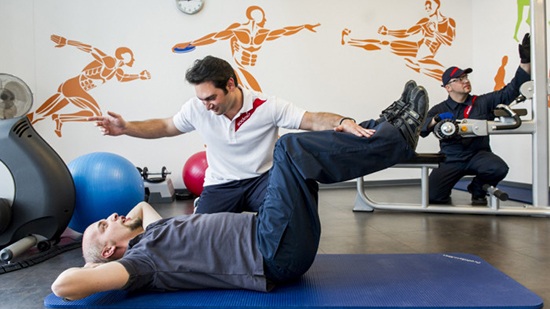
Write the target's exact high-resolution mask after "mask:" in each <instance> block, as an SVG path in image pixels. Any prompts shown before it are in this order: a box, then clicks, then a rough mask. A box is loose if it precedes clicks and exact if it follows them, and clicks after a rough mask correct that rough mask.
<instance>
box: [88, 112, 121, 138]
mask: <svg viewBox="0 0 550 309" xmlns="http://www.w3.org/2000/svg"><path fill="white" fill-rule="evenodd" d="M86 120H87V121H95V126H96V127H98V128H99V131H100V132H101V134H103V135H111V136H119V135H122V134H124V133H125V130H126V121H125V120H124V119H123V118H122V116H120V115H119V114H116V113H113V112H110V111H107V116H96V117H89V118H87V119H86Z"/></svg>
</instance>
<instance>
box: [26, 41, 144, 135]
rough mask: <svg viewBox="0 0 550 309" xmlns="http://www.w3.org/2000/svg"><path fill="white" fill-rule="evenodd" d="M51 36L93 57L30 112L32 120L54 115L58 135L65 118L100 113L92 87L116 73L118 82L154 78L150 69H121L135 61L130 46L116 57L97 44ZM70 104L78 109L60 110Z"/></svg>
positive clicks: (122, 48)
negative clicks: (97, 46) (99, 47)
mask: <svg viewBox="0 0 550 309" xmlns="http://www.w3.org/2000/svg"><path fill="white" fill-rule="evenodd" d="M51 40H52V41H53V42H54V43H56V44H57V45H56V46H55V47H58V48H59V47H64V46H67V45H69V46H74V47H76V48H78V49H79V50H81V51H83V52H86V53H89V54H90V55H91V56H92V57H93V58H94V60H93V61H92V62H90V63H88V65H87V66H86V67H85V68H84V69H83V70H82V72H80V74H79V75H77V76H75V77H73V78H70V79H68V80H67V81H65V82H63V83H62V84H61V85H60V86H59V88H58V89H57V93H56V94H54V95H53V96H51V97H50V98H49V99H48V100H46V102H44V103H43V104H42V105H41V106H40V107H39V108H38V109H36V111H34V112H33V113H30V114H28V115H27V117H28V118H29V120H30V121H31V123H32V124H34V123H36V122H38V121H40V120H43V119H45V118H46V117H49V116H51V118H52V120H53V121H55V133H56V134H57V136H59V137H61V126H62V125H63V123H64V122H71V121H86V118H88V117H92V116H101V114H102V113H101V109H100V107H99V105H98V104H97V102H96V101H95V99H94V98H93V97H92V96H91V95H90V94H89V93H88V92H89V91H90V90H92V89H94V88H96V87H98V86H100V85H102V84H105V83H106V82H107V81H108V80H111V79H112V78H113V77H116V79H117V80H118V81H119V82H129V81H132V80H137V79H141V80H147V79H150V78H151V75H150V74H149V72H148V71H145V70H144V71H142V72H141V73H139V74H126V73H124V70H123V69H122V68H123V67H124V66H128V67H132V65H133V64H134V54H133V52H132V50H131V49H129V48H127V47H119V48H118V49H117V50H116V52H115V57H112V56H109V55H107V54H105V53H104V52H102V51H101V50H99V49H97V48H95V47H92V46H90V45H87V44H83V43H80V42H77V41H71V40H67V39H66V38H64V37H60V36H57V35H52V36H51ZM69 104H71V105H72V107H76V110H77V111H76V112H72V113H71V112H69V113H61V110H62V109H64V108H66V107H67V108H68V106H71V105H69Z"/></svg>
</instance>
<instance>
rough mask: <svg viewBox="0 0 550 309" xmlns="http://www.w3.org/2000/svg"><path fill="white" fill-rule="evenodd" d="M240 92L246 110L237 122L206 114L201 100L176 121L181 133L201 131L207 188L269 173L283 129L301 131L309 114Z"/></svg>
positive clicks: (256, 94)
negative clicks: (204, 148)
mask: <svg viewBox="0 0 550 309" xmlns="http://www.w3.org/2000/svg"><path fill="white" fill-rule="evenodd" d="M239 88H240V89H241V90H242V92H243V107H242V108H241V110H240V111H239V114H238V115H237V116H235V117H234V118H233V120H229V119H228V118H227V117H226V116H224V115H216V114H215V113H213V112H211V111H208V110H206V107H205V106H204V104H203V103H202V101H201V100H199V99H198V98H192V99H190V100H189V101H187V102H186V103H185V104H184V105H183V106H182V108H181V110H180V111H179V112H178V113H177V114H176V115H174V117H173V121H174V124H175V126H176V128H177V129H178V130H180V131H181V132H184V133H188V132H191V131H193V130H197V131H198V132H199V134H200V135H201V136H202V138H203V140H204V142H205V143H206V158H207V160H208V169H207V170H206V177H205V180H204V185H205V186H208V185H216V184H222V183H227V182H230V181H233V180H241V179H247V178H253V177H257V176H259V175H261V174H263V173H265V172H267V171H268V170H269V169H270V168H271V166H272V164H273V148H274V146H275V142H276V140H277V138H278V134H279V127H281V128H286V129H298V128H299V127H300V123H301V121H302V117H303V116H304V114H305V110H303V109H301V108H298V107H297V106H295V105H294V104H292V103H290V102H288V101H285V100H282V99H279V98H277V97H273V96H272V97H268V96H266V95H265V94H263V93H259V92H254V91H250V90H247V89H243V88H241V87H240V86H239Z"/></svg>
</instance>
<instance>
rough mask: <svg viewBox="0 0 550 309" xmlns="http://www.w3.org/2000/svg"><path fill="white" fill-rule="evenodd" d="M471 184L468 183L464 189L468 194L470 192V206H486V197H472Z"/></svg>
mask: <svg viewBox="0 0 550 309" xmlns="http://www.w3.org/2000/svg"><path fill="white" fill-rule="evenodd" d="M472 187H473V184H472V183H470V184H469V185H468V186H467V187H466V189H467V190H468V192H470V194H472V206H487V197H486V196H484V195H482V196H474V195H473V188H472Z"/></svg>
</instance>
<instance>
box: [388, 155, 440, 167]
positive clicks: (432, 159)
mask: <svg viewBox="0 0 550 309" xmlns="http://www.w3.org/2000/svg"><path fill="white" fill-rule="evenodd" d="M446 157H447V156H446V155H445V154H444V153H417V154H416V156H414V157H412V158H411V159H409V160H407V161H404V162H401V163H399V164H400V165H401V164H407V165H408V164H414V165H422V164H439V163H442V162H445V159H446Z"/></svg>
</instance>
